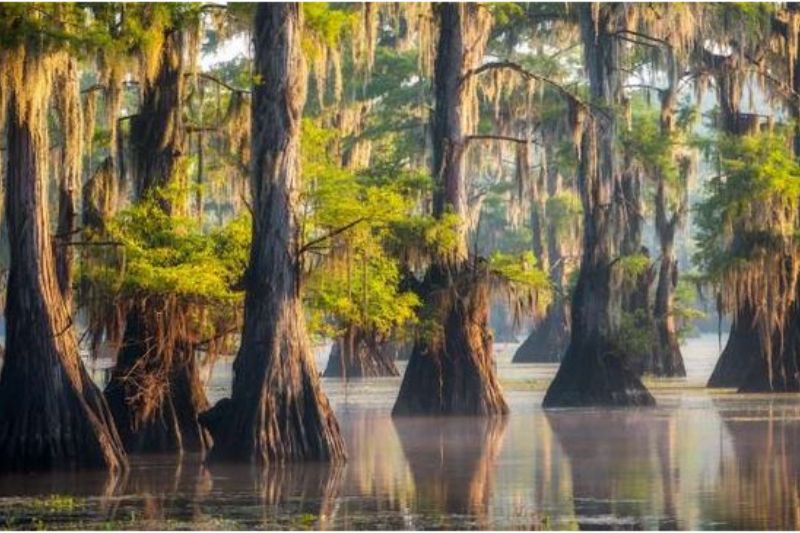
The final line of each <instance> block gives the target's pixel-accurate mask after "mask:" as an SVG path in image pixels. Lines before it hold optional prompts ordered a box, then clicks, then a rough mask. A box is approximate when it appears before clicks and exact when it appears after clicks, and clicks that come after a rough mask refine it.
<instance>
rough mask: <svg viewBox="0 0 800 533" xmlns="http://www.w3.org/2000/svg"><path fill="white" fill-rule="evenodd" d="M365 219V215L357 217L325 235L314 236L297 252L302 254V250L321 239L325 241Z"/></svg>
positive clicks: (307, 248) (319, 241)
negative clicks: (314, 237)
mask: <svg viewBox="0 0 800 533" xmlns="http://www.w3.org/2000/svg"><path fill="white" fill-rule="evenodd" d="M365 220H366V217H360V218H357V219H356V220H354V221H352V222H350V223H349V224H345V225H344V226H342V227H341V228H336V229H334V230H331V231H329V232H328V233H326V234H325V235H323V236H321V237H318V238H316V239H314V240H311V241H308V242H307V243H305V244H304V245H303V246H301V247H300V249H299V250H298V254H302V253H303V252H306V251H308V250H309V249H310V248H312V247H313V246H315V245H317V244H319V243H321V242H323V241H326V240H328V239H332V238H333V237H336V236H337V235H339V234H340V233H344V232H345V231H347V230H349V229H350V228H352V227H353V226H355V225H356V224H360V223H361V222H364V221H365Z"/></svg>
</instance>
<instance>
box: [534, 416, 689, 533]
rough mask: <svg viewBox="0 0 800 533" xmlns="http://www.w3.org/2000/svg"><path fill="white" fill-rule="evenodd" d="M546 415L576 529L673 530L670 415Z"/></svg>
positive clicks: (674, 470)
mask: <svg viewBox="0 0 800 533" xmlns="http://www.w3.org/2000/svg"><path fill="white" fill-rule="evenodd" d="M654 413H655V412H654V411H624V410H610V411H608V410H607V411H599V410H598V411H586V410H566V411H547V412H546V416H547V420H548V422H549V424H550V427H551V428H552V430H553V432H554V433H555V435H556V438H557V440H558V442H559V444H560V445H561V448H562V450H563V451H564V453H565V454H566V456H567V458H568V461H569V463H570V470H571V472H572V492H573V503H574V509H575V519H576V521H577V526H578V527H579V528H580V529H592V530H597V529H676V528H678V527H679V524H678V519H677V516H676V510H675V505H674V502H673V496H674V493H675V492H676V491H677V483H678V479H679V469H678V468H677V464H676V462H675V461H674V457H675V449H674V447H675V445H676V439H675V434H674V432H675V425H674V422H673V421H672V420H671V419H672V415H668V416H654Z"/></svg>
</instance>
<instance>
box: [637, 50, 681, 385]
mask: <svg viewBox="0 0 800 533" xmlns="http://www.w3.org/2000/svg"><path fill="white" fill-rule="evenodd" d="M664 53H666V54H668V55H667V76H668V80H669V82H668V87H667V90H666V91H664V93H663V94H662V96H661V133H662V134H663V135H664V136H669V135H671V134H672V132H673V130H674V116H673V114H674V112H675V106H676V104H677V97H678V94H677V88H678V81H679V76H680V72H679V69H678V63H677V61H676V59H675V56H674V52H673V50H672V49H671V48H667V49H666V50H665V52H664ZM680 164H681V163H680V162H679V165H680ZM679 172H680V173H681V178H682V179H685V178H686V176H685V171H684V170H683V169H681V170H679ZM655 178H656V197H655V226H656V235H657V236H658V241H659V246H660V248H661V261H660V264H659V269H658V281H657V283H656V294H655V302H654V305H653V323H654V326H655V339H654V340H655V344H654V345H653V352H652V362H651V365H650V367H649V368H647V369H646V370H647V371H649V372H650V373H652V374H654V375H656V376H664V377H684V376H686V368H685V367H684V364H683V355H682V354H681V348H680V343H679V342H678V333H677V331H676V328H675V319H674V317H673V316H672V315H673V301H674V299H675V298H674V295H675V288H676V287H677V285H678V262H677V259H676V258H675V232H676V231H677V228H678V225H679V224H680V223H681V221H682V219H683V217H684V203H685V201H686V200H685V199H681V200H680V201H679V202H678V206H677V207H676V208H675V209H674V211H673V212H672V213H671V214H668V211H669V207H668V202H667V177H666V176H665V175H664V173H663V172H659V173H658V175H657V176H655ZM686 186H688V185H686Z"/></svg>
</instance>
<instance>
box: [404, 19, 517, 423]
mask: <svg viewBox="0 0 800 533" xmlns="http://www.w3.org/2000/svg"><path fill="white" fill-rule="evenodd" d="M435 9H436V16H437V19H438V22H439V42H438V46H437V52H436V59H435V64H434V89H435V109H434V112H433V119H432V126H433V145H434V151H433V174H434V176H436V177H437V180H438V182H437V184H436V191H435V194H434V215H435V216H436V217H442V216H443V215H444V214H445V213H446V212H448V211H449V212H452V213H455V214H456V215H458V216H459V218H460V220H461V222H460V226H459V229H458V241H457V244H456V249H455V250H454V251H453V253H452V254H451V257H448V258H436V260H435V261H434V262H433V264H432V265H431V267H430V268H429V269H428V272H427V274H426V276H425V280H424V282H423V283H424V290H423V294H426V295H427V302H426V305H427V307H428V309H429V310H430V311H431V312H432V313H433V315H434V316H435V317H436V318H435V319H434V320H435V321H436V324H437V330H436V331H434V332H426V334H424V335H422V336H421V337H420V338H419V339H417V341H416V343H415V345H414V350H413V351H412V353H411V357H410V359H409V362H408V367H407V368H406V372H405V375H404V376H403V383H402V385H401V387H400V393H399V395H398V397H397V402H396V403H395V406H394V409H393V411H392V414H393V415H436V414H441V415H500V414H505V413H507V412H508V406H507V405H506V402H505V399H504V398H503V393H502V390H501V388H500V384H499V382H498V380H497V377H496V374H495V369H494V361H493V358H492V337H491V333H490V331H489V329H488V322H489V286H488V280H487V272H486V268H485V266H484V265H483V263H482V262H480V261H478V260H477V259H476V261H475V262H474V263H472V262H470V261H469V260H468V258H467V228H466V224H465V220H466V215H467V205H466V183H465V175H464V152H465V149H466V139H465V136H466V134H467V131H465V130H466V128H467V127H471V126H472V125H471V124H470V121H469V118H470V113H471V110H470V108H469V105H470V99H469V97H470V96H471V91H473V90H474V86H473V85H471V84H473V83H474V80H471V79H469V78H465V76H464V75H465V73H467V72H468V71H469V70H471V69H472V68H475V67H476V66H478V64H479V63H480V61H481V60H482V55H483V48H484V45H485V42H486V38H487V37H488V23H487V21H486V20H484V19H482V17H485V16H487V15H486V14H485V13H481V11H480V10H481V9H482V8H481V7H480V6H478V5H476V4H448V3H445V4H438V5H437V6H436V8H435ZM462 80H463V81H462Z"/></svg>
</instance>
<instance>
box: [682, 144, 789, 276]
mask: <svg viewBox="0 0 800 533" xmlns="http://www.w3.org/2000/svg"><path fill="white" fill-rule="evenodd" d="M709 152H710V153H711V155H712V156H715V159H716V160H717V161H718V164H719V170H720V174H719V175H717V176H715V177H713V178H712V179H710V180H709V182H708V184H707V186H706V191H705V192H706V195H705V198H704V199H703V200H702V201H701V202H700V203H699V205H698V207H697V218H696V220H697V226H698V237H697V241H698V252H697V253H696V254H695V257H694V260H695V262H696V263H697V264H698V265H699V266H700V267H701V269H702V270H704V271H705V273H706V274H707V275H708V276H709V278H710V279H718V278H719V276H720V275H722V274H723V273H724V272H725V271H726V270H728V269H730V268H733V267H735V266H737V265H739V266H741V265H742V264H745V263H747V262H748V261H749V260H750V259H751V258H752V257H754V256H755V255H756V254H760V253H763V252H764V251H768V250H771V249H774V250H778V249H780V247H781V246H782V243H784V242H785V241H786V240H787V239H794V237H795V236H794V233H795V229H794V226H793V225H791V224H779V223H778V221H779V220H781V219H783V218H785V217H787V216H788V217H793V216H794V214H795V213H796V210H797V201H798V195H800V165H798V163H797V161H796V160H795V158H794V155H793V153H792V151H791V148H790V146H789V142H788V140H787V137H786V135H784V134H782V133H781V132H778V133H759V134H754V135H747V136H742V137H734V136H720V137H719V138H717V139H716V142H714V143H710V144H709Z"/></svg>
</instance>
